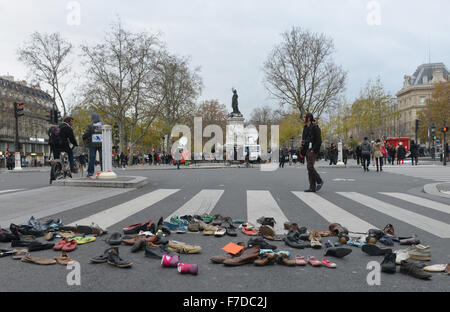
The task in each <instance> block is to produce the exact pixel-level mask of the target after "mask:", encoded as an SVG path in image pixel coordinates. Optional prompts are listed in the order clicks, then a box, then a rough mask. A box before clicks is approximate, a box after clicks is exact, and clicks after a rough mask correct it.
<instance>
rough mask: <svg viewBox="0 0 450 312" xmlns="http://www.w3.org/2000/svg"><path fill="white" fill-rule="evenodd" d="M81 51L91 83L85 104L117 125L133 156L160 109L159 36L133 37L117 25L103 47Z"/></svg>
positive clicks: (133, 34)
mask: <svg viewBox="0 0 450 312" xmlns="http://www.w3.org/2000/svg"><path fill="white" fill-rule="evenodd" d="M82 50H83V53H84V56H85V58H86V64H87V81H88V83H87V85H86V87H85V95H84V104H85V105H87V106H89V107H92V108H94V109H96V110H97V111H99V112H101V113H102V114H103V115H104V116H106V118H108V119H109V120H110V122H117V123H118V126H119V129H120V132H119V133H120V146H121V150H122V151H124V150H125V148H126V144H130V153H131V154H132V153H133V149H134V147H135V145H136V144H138V143H139V142H140V140H141V139H142V138H143V137H144V136H145V135H146V134H147V133H148V130H149V129H150V126H151V124H152V122H153V121H154V119H155V118H156V117H157V116H158V113H159V110H160V107H161V102H160V101H159V100H160V98H158V97H157V96H156V95H155V93H157V92H158V91H159V90H157V86H156V85H157V83H156V79H157V74H158V71H157V65H158V63H159V62H160V60H161V59H162V55H164V54H165V52H164V51H163V48H162V44H161V43H160V41H159V36H158V35H150V34H147V33H145V32H143V33H136V34H135V33H131V32H129V31H126V30H125V29H123V28H122V25H121V24H120V22H118V23H116V24H114V25H113V26H112V29H111V31H110V32H109V33H108V34H107V36H106V38H105V41H104V42H103V43H101V44H97V45H95V46H93V47H89V46H82ZM138 126H139V128H140V131H139V135H136V128H137V127H138ZM126 136H128V138H126ZM131 159H132V158H131V157H130V161H131Z"/></svg>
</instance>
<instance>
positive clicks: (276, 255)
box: [254, 249, 296, 266]
mask: <svg viewBox="0 0 450 312" xmlns="http://www.w3.org/2000/svg"><path fill="white" fill-rule="evenodd" d="M289 258H290V252H289V251H287V250H281V251H278V252H274V251H273V250H270V249H266V250H264V251H263V250H261V251H260V255H259V259H257V260H255V261H254V264H255V265H256V266H265V265H272V264H275V263H278V264H282V265H286V266H295V265H296V262H295V260H291V259H289Z"/></svg>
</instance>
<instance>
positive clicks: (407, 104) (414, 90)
mask: <svg viewBox="0 0 450 312" xmlns="http://www.w3.org/2000/svg"><path fill="white" fill-rule="evenodd" d="M449 76H450V72H449V71H448V69H447V68H446V66H445V65H444V63H430V64H422V65H420V66H419V67H418V68H417V70H416V71H415V72H414V74H413V75H412V76H407V75H405V76H404V81H403V88H402V89H401V90H400V91H399V92H398V93H397V94H396V96H397V109H398V112H399V113H400V117H399V119H398V120H397V121H396V125H395V128H396V133H397V136H405V137H410V138H414V137H415V123H416V119H417V116H418V112H419V111H420V110H423V109H425V107H426V103H427V101H428V100H429V99H430V98H431V95H432V92H433V88H434V85H435V84H436V83H439V82H446V81H450V77H449ZM421 124H422V126H425V127H426V125H427V122H426V121H425V120H423V121H422V123H421ZM419 143H425V142H419Z"/></svg>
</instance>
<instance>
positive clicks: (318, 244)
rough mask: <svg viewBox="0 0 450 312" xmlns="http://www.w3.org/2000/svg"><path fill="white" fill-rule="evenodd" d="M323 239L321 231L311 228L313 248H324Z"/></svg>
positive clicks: (310, 237)
mask: <svg viewBox="0 0 450 312" xmlns="http://www.w3.org/2000/svg"><path fill="white" fill-rule="evenodd" d="M321 239H322V237H321V236H320V234H319V232H317V231H315V230H311V231H310V232H309V241H310V242H311V247H312V248H317V249H319V248H322V243H321V242H320V240H321Z"/></svg>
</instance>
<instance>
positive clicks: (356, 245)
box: [347, 239, 365, 248]
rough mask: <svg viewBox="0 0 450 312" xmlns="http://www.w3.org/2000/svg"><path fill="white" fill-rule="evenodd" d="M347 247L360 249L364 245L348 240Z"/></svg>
mask: <svg viewBox="0 0 450 312" xmlns="http://www.w3.org/2000/svg"><path fill="white" fill-rule="evenodd" d="M347 245H350V246H355V247H359V248H361V247H362V246H364V245H365V244H364V243H361V242H357V241H354V240H351V239H349V240H348V241H347Z"/></svg>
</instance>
